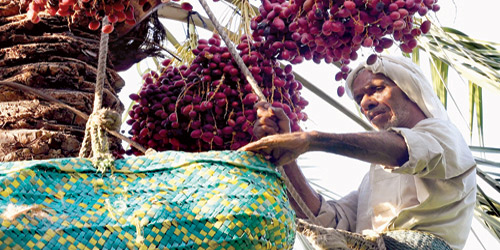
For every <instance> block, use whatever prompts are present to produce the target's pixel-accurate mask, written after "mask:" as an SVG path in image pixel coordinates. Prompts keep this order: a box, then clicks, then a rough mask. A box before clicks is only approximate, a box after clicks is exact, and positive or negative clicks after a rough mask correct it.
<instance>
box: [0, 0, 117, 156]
mask: <svg viewBox="0 0 500 250" xmlns="http://www.w3.org/2000/svg"><path fill="white" fill-rule="evenodd" d="M20 2H22V1H19V0H15V1H5V0H0V81H4V82H15V83H18V84H22V85H24V86H27V87H30V88H32V89H34V90H35V91H36V92H41V93H45V94H48V95H50V96H52V97H54V98H55V99H58V100H60V101H62V102H64V103H66V104H69V105H70V106H72V107H74V108H76V109H78V110H80V111H82V112H84V113H86V114H90V113H91V112H92V107H93V106H92V105H93V99H94V96H93V95H94V85H95V81H96V72H97V70H96V68H97V56H98V52H99V51H98V44H99V35H98V33H91V32H90V31H88V30H86V29H85V28H82V27H79V26H77V25H69V24H68V21H67V20H66V19H65V18H61V17H57V16H56V17H51V16H50V15H43V16H42V18H41V21H40V22H39V23H37V24H33V23H32V22H31V21H29V20H28V19H27V18H26V14H24V13H22V14H19V13H20V10H22V9H23V8H22V6H21V5H20ZM82 26H83V25H82ZM83 27H86V26H83ZM123 86H124V81H123V79H122V78H120V76H119V75H118V74H117V72H116V71H115V70H114V69H113V64H112V61H111V59H110V60H108V68H107V77H106V83H105V89H106V90H105V92H104V100H103V105H104V107H108V108H110V109H113V110H115V111H117V112H119V113H122V112H123V110H124V107H123V104H122V103H121V102H120V100H119V99H118V96H117V93H118V92H119V91H120V89H121V88H122V87H123ZM85 124H86V121H85V120H84V119H82V118H81V117H78V116H77V115H76V114H74V113H73V112H71V111H69V110H67V109H65V108H61V107H60V106H59V105H56V104H55V103H53V102H50V101H47V100H45V99H43V98H40V97H39V96H38V95H36V94H33V93H29V92H26V91H23V90H21V89H19V88H15V87H12V86H7V85H2V84H0V161H19V160H31V159H47V158H60V157H73V156H77V154H78V152H79V149H80V145H81V141H82V139H83V135H84V129H85ZM110 138H111V137H110ZM110 140H111V142H110V147H111V148H110V149H111V150H112V151H115V152H116V151H120V150H121V146H120V145H121V142H120V141H119V140H118V139H116V138H111V139H110Z"/></svg>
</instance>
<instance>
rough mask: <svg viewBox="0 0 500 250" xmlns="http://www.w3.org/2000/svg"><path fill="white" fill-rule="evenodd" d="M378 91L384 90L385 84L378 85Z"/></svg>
mask: <svg viewBox="0 0 500 250" xmlns="http://www.w3.org/2000/svg"><path fill="white" fill-rule="evenodd" d="M375 90H376V91H382V90H384V87H383V86H378V87H377V88H375Z"/></svg>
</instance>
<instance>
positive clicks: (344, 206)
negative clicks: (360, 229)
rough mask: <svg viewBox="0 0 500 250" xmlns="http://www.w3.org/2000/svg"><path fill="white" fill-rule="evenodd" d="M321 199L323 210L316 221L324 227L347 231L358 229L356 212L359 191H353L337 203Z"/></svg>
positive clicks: (321, 209)
mask: <svg viewBox="0 0 500 250" xmlns="http://www.w3.org/2000/svg"><path fill="white" fill-rule="evenodd" d="M320 198H321V208H320V211H319V213H318V216H317V217H316V219H317V220H318V221H319V222H320V224H321V226H323V227H331V228H336V229H342V230H346V231H354V230H355V229H356V211H357V206H358V191H353V192H351V193H349V194H348V195H346V196H344V197H342V198H341V199H339V200H337V201H333V200H328V201H326V200H325V199H324V198H323V196H320Z"/></svg>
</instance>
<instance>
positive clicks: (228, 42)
mask: <svg viewBox="0 0 500 250" xmlns="http://www.w3.org/2000/svg"><path fill="white" fill-rule="evenodd" d="M199 1H200V4H201V6H203V8H204V9H205V12H206V13H207V15H208V17H209V18H210V21H212V23H213V24H214V26H215V29H216V30H217V32H219V34H220V36H221V37H222V40H223V41H224V43H225V44H226V46H227V48H228V49H229V52H230V53H231V55H232V56H233V59H234V60H235V61H236V64H237V65H238V67H239V68H240V69H241V71H242V73H243V75H245V77H246V79H247V81H248V83H250V85H251V86H252V90H253V92H254V93H255V94H256V95H257V96H258V97H259V101H267V99H266V97H265V96H264V94H263V93H262V90H261V89H260V88H259V85H258V84H257V82H256V81H255V79H254V78H253V76H252V74H251V73H250V70H248V68H247V66H246V65H245V63H244V62H243V59H241V57H240V55H239V54H238V53H237V52H236V49H235V48H234V46H233V44H232V42H231V40H230V39H229V37H228V36H227V33H226V31H225V30H224V28H223V27H222V26H221V25H220V24H219V22H218V21H217V18H216V17H215V16H214V14H213V13H212V10H211V9H210V7H208V4H207V2H206V1H205V0H199ZM278 170H279V171H280V173H281V174H282V176H283V180H284V181H285V184H286V186H287V188H288V192H290V195H291V196H292V198H293V199H294V200H295V201H296V202H297V205H298V206H299V207H300V209H301V210H302V211H303V212H304V213H305V214H306V216H307V218H308V219H309V221H311V222H312V223H314V224H319V223H318V220H317V219H316V216H314V214H313V213H312V212H311V210H310V209H309V207H308V206H307V205H306V203H305V202H304V201H303V200H302V198H301V197H300V195H299V193H298V192H297V190H295V188H294V187H293V185H292V183H291V182H290V179H289V178H288V176H287V175H286V173H285V171H284V169H283V166H278Z"/></svg>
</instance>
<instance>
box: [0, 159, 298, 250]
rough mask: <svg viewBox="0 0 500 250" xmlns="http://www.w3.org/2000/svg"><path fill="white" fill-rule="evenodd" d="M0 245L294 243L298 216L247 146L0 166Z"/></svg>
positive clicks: (235, 245)
mask: <svg viewBox="0 0 500 250" xmlns="http://www.w3.org/2000/svg"><path fill="white" fill-rule="evenodd" d="M0 213H2V215H1V216H0V226H1V227H0V249H21V248H23V249H26V248H29V249H291V248H292V246H293V242H294V238H295V221H294V220H295V214H294V212H293V210H292V209H291V207H290V205H289V203H288V198H287V196H286V191H285V189H284V184H283V183H282V181H281V179H280V176H279V173H278V172H276V171H275V170H274V167H273V166H272V165H271V164H270V163H268V162H267V161H265V160H263V159H262V158H260V157H258V156H255V155H254V154H252V153H248V152H235V151H211V152H206V153H184V152H175V151H167V152H161V153H155V154H151V155H147V156H141V157H133V158H126V159H122V160H117V161H115V169H114V171H113V173H110V172H109V171H108V173H105V174H102V173H98V172H97V171H96V169H95V168H94V167H93V166H92V164H91V162H90V161H89V160H87V159H81V158H64V159H53V160H42V161H24V162H7V163H1V164H0Z"/></svg>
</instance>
